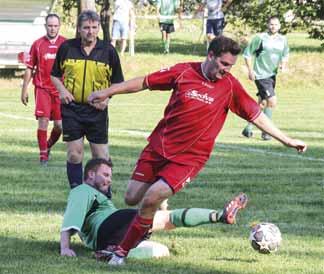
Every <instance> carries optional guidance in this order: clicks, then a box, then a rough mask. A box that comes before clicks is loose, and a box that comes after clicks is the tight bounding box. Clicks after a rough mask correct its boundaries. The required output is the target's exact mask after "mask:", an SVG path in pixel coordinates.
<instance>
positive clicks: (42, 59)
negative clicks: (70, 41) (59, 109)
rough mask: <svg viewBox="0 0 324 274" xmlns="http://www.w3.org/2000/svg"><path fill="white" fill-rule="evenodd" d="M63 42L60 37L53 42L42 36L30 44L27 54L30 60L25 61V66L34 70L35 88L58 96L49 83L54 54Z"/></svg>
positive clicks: (62, 38) (63, 39)
mask: <svg viewBox="0 0 324 274" xmlns="http://www.w3.org/2000/svg"><path fill="white" fill-rule="evenodd" d="M65 40H66V39H65V38H64V37H63V36H60V35H58V36H57V37H56V39H55V40H54V41H50V40H49V39H48V38H47V36H43V37H41V38H39V39H38V40H36V41H35V42H34V43H33V44H32V46H31V48H30V52H29V54H30V59H29V60H27V62H26V65H27V67H29V68H31V69H35V74H34V76H33V84H34V85H35V87H38V88H42V89H45V90H47V91H48V92H50V93H52V94H58V91H57V90H56V88H55V87H54V85H53V84H52V81H51V71H52V66H53V63H54V61H55V57H56V52H57V50H58V48H59V47H60V45H61V44H62V43H63V42H64V41H65Z"/></svg>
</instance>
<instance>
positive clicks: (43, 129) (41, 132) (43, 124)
mask: <svg viewBox="0 0 324 274" xmlns="http://www.w3.org/2000/svg"><path fill="white" fill-rule="evenodd" d="M48 124H49V121H48V118H47V117H38V129H37V140H38V147H39V161H40V164H41V165H42V166H46V165H47V162H48V152H47V128H48Z"/></svg>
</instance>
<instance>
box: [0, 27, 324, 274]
mask: <svg viewBox="0 0 324 274" xmlns="http://www.w3.org/2000/svg"><path fill="white" fill-rule="evenodd" d="M184 28H185V31H183V32H180V31H178V32H177V33H175V35H174V42H173V47H172V48H171V51H172V53H171V54H170V55H167V56H166V55H162V54H160V52H162V48H161V45H160V41H159V38H160V36H159V33H158V31H157V29H151V27H150V25H149V24H148V26H147V27H145V32H146V33H145V34H144V28H142V29H139V30H138V39H137V42H136V43H137V44H136V45H137V49H136V51H137V54H136V56H135V57H130V56H128V55H126V56H125V57H123V58H122V63H123V69H124V73H125V77H126V79H129V78H131V77H133V76H137V75H142V74H144V73H148V72H151V71H154V70H157V69H160V68H161V67H164V66H167V65H170V64H174V63H177V62H183V61H188V60H203V58H204V57H203V56H204V52H205V49H204V46H203V45H201V44H200V43H198V38H199V37H198V36H199V32H200V29H199V28H198V27H196V26H184ZM192 37H194V38H192ZM192 41H193V42H192ZM289 41H290V46H291V58H290V70H289V72H288V73H287V74H285V75H284V74H282V75H279V76H278V84H277V87H278V88H277V93H278V100H279V104H278V108H277V109H276V111H275V112H274V117H273V118H274V122H275V123H276V124H277V125H278V126H279V127H280V128H281V129H283V130H284V131H285V132H287V133H288V134H289V135H291V136H294V137H296V138H300V139H303V140H304V141H306V142H307V143H308V145H309V149H308V151H307V153H305V154H303V155H298V154H297V153H296V152H295V151H293V150H290V149H288V148H285V147H283V146H282V145H281V144H279V143H277V142H276V141H270V142H264V141H262V140H261V138H260V133H259V132H258V131H255V137H254V138H253V139H249V140H248V139H245V138H243V137H241V135H240V133H241V131H242V128H243V127H244V126H245V121H243V120H241V119H240V118H238V117H236V116H234V115H233V114H230V115H229V118H228V120H227V123H226V125H225V128H224V130H223V132H222V133H221V135H220V136H219V138H218V140H217V144H216V147H215V149H214V152H213V154H212V157H211V159H210V161H209V162H208V164H207V166H206V168H205V169H204V170H203V171H202V172H201V174H200V175H199V176H198V178H197V179H196V180H195V182H193V183H192V184H189V185H188V186H187V187H186V188H185V189H184V190H183V191H181V192H180V193H178V194H177V195H176V196H175V197H172V198H171V199H170V201H169V203H170V207H171V208H182V207H207V208H215V209H217V208H221V207H222V206H223V204H224V202H225V201H226V200H227V199H228V198H230V197H231V196H233V195H235V194H236V193H237V192H239V191H244V192H246V193H247V194H248V195H249V197H250V203H249V205H248V207H247V209H246V210H245V211H243V212H242V214H241V215H240V216H239V220H238V224H237V225H234V226H226V225H214V226H212V225H206V226H201V227H198V228H194V229H188V228H181V229H178V230H176V231H173V232H168V233H166V232H165V233H158V234H155V235H153V237H152V240H154V241H158V242H161V243H163V244H165V245H167V246H168V247H169V249H170V251H171V257H169V258H166V259H156V260H145V261H136V260H133V261H131V262H130V263H129V264H128V265H127V266H125V267H122V268H118V269H114V268H113V269H111V268H109V269H108V266H107V265H106V264H104V263H97V262H96V261H95V260H94V259H93V258H92V255H91V252H90V251H89V250H87V249H85V248H84V247H83V245H82V244H81V243H80V241H79V240H78V239H76V238H75V239H74V241H73V247H74V248H75V250H76V252H77V254H78V255H79V256H78V257H77V258H62V257H60V256H59V231H60V225H61V221H62V215H63V212H64V208H65V204H66V198H67V195H68V190H69V189H68V183H67V179H66V172H65V159H66V158H65V146H64V144H63V143H62V142H59V143H58V144H57V145H56V147H55V149H54V150H53V153H52V160H51V161H50V164H49V166H48V168H45V169H44V168H40V167H39V163H38V148H37V143H36V122H35V120H34V118H33V108H34V105H33V100H30V101H31V102H30V105H29V106H28V107H24V106H23V105H22V104H21V103H20V100H19V97H20V81H21V80H20V79H18V78H10V77H9V78H8V77H6V78H5V77H2V78H1V79H0V84H1V85H0V117H1V120H0V166H1V172H0V193H1V194H0V195H1V199H0V273H32V274H34V273H51V274H52V273H53V274H58V273H107V272H109V273H112V272H113V273H121V274H126V273H171V274H173V273H197V274H203V273H219V274H220V273H226V274H243V273H245V274H251V273H258V274H261V273H262V274H264V273H266V274H279V273H280V274H288V273H294V274H296V273H298V274H299V273H304V274H306V273H307V274H315V273H318V274H320V273H324V237H323V236H324V214H323V210H324V168H323V166H324V157H323V154H324V142H323V140H324V124H323V119H324V112H323V101H324V94H323V80H324V51H322V50H321V49H320V46H319V44H320V42H318V41H314V40H309V39H307V38H306V36H305V35H304V34H300V33H295V34H291V35H289ZM233 74H234V75H236V76H237V77H238V78H239V79H241V81H242V83H243V84H244V86H245V87H246V88H247V89H248V90H249V91H250V93H251V94H252V95H253V94H254V93H255V87H254V84H253V83H251V82H248V80H247V74H246V70H245V67H244V64H243V60H242V57H240V59H239V61H238V64H237V65H236V67H235V68H234V69H233ZM169 94H170V93H169V92H150V93H149V92H143V93H141V94H137V95H123V96H119V97H116V98H113V100H112V101H111V104H110V106H109V115H110V133H109V136H110V151H111V155H112V158H113V161H114V165H115V168H114V179H113V180H114V200H115V203H116V205H117V206H119V207H124V204H123V193H124V190H125V189H126V183H127V179H128V177H129V175H130V173H131V171H132V168H133V166H134V164H135V161H136V159H137V156H138V154H139V153H140V151H141V149H142V148H143V147H144V145H145V144H146V140H145V136H147V134H148V133H149V132H150V131H151V130H152V129H153V128H154V126H155V124H156V123H157V121H158V120H159V119H160V117H161V115H162V113H163V108H164V106H165V103H166V102H167V100H168V96H169ZM30 97H31V98H32V89H31V90H30ZM89 157H90V156H89V151H88V150H87V152H86V155H85V158H86V159H89ZM259 221H268V222H273V223H275V224H277V225H278V226H279V227H280V229H281V231H282V234H283V243H282V247H281V249H280V251H279V252H278V253H275V254H272V255H261V254H258V253H256V252H255V251H254V250H252V248H251V247H250V244H249V241H248V235H249V230H250V225H251V224H252V223H253V222H259Z"/></svg>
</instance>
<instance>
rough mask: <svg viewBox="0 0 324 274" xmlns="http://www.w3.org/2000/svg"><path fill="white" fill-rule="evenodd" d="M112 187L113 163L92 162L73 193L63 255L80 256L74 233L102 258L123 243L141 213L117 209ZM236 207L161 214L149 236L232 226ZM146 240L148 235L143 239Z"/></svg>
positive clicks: (63, 233)
mask: <svg viewBox="0 0 324 274" xmlns="http://www.w3.org/2000/svg"><path fill="white" fill-rule="evenodd" d="M111 184H112V163H111V161H110V160H106V159H100V158H99V159H91V160H90V161H88V163H87V164H86V166H85V169H84V183H83V184H81V185H79V186H77V187H75V188H73V189H72V190H71V192H70V194H69V198H68V203H67V207H66V210H65V214H64V220H63V224H62V228H61V255H62V256H71V257H74V256H76V253H75V251H74V250H73V249H72V248H71V241H70V240H71V236H72V235H73V234H74V233H78V234H79V235H80V237H81V239H82V241H83V242H84V244H85V245H86V246H87V247H88V248H90V249H92V250H94V251H96V254H97V255H98V257H101V256H102V254H106V255H107V254H108V255H109V252H107V250H111V248H112V247H114V246H116V245H118V244H120V242H121V240H122V239H123V237H124V235H125V234H126V232H127V230H128V228H129V226H130V224H131V222H132V221H133V219H134V217H135V216H136V214H137V209H131V208H129V209H117V208H116V207H115V205H114V204H113V202H112V201H111V199H109V198H107V195H106V194H107V192H108V190H109V188H110V186H111ZM239 196H240V197H244V199H245V201H244V206H245V205H246V202H247V197H246V195H245V194H243V193H241V194H240V195H239ZM232 205H233V201H231V202H229V203H227V204H226V205H225V207H224V209H223V210H220V211H216V210H213V209H205V208H186V209H175V210H171V211H170V210H162V211H161V210H160V211H157V213H156V214H155V217H154V221H153V226H152V229H151V230H150V231H149V233H150V232H152V231H157V230H170V229H174V228H176V227H183V226H184V227H194V226H197V225H202V224H210V223H217V222H222V223H228V222H227V220H226V218H227V215H228V214H230V213H231V210H232V209H233V206H232ZM237 212H238V210H236V211H235V212H234V213H233V214H232V216H231V217H232V218H233V220H234V221H235V216H236V214H237ZM146 238H147V235H145V236H144V237H143V239H142V240H144V239H146ZM142 240H141V241H142ZM141 241H140V242H141ZM103 250H104V251H106V252H103ZM111 255H112V253H111Z"/></svg>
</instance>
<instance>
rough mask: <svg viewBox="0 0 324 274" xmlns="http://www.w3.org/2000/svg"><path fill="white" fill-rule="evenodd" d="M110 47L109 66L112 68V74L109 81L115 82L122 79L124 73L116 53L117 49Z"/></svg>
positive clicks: (119, 81)
mask: <svg viewBox="0 0 324 274" xmlns="http://www.w3.org/2000/svg"><path fill="white" fill-rule="evenodd" d="M110 49H111V63H110V66H111V68H112V74H111V79H110V80H111V83H112V84H117V83H121V82H123V81H124V75H123V71H122V67H121V64H120V60H119V56H118V54H117V51H116V50H115V48H114V47H110Z"/></svg>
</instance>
